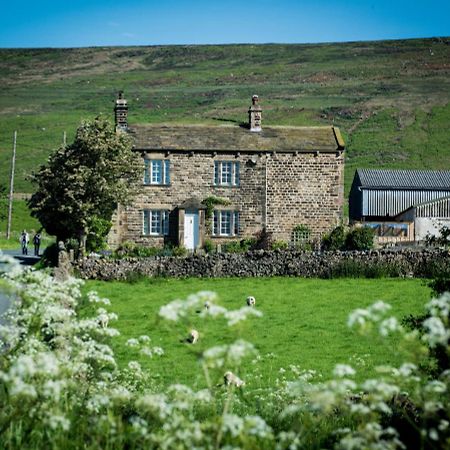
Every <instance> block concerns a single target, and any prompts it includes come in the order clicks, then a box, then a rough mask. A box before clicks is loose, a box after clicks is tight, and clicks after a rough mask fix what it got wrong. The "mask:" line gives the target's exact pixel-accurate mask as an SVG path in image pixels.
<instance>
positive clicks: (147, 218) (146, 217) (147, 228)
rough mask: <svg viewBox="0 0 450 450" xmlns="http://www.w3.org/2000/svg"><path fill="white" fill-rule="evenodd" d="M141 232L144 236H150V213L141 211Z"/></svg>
mask: <svg viewBox="0 0 450 450" xmlns="http://www.w3.org/2000/svg"><path fill="white" fill-rule="evenodd" d="M143 213H144V214H143V227H142V229H143V232H144V234H150V211H148V210H144V211H143Z"/></svg>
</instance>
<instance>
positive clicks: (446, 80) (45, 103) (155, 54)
mask: <svg viewBox="0 0 450 450" xmlns="http://www.w3.org/2000/svg"><path fill="white" fill-rule="evenodd" d="M0 75H1V78H2V87H1V96H0V117H1V121H2V132H1V133H0V180H7V179H8V172H9V160H10V157H11V148H12V134H13V131H14V130H17V131H18V149H17V154H18V161H17V177H16V180H17V182H16V191H22V192H29V191H31V190H32V187H31V185H30V183H29V182H28V181H27V180H26V176H27V174H29V173H30V172H31V171H32V170H34V169H36V167H37V166H38V165H39V164H40V163H43V162H45V160H46V157H47V155H48V153H49V152H50V151H51V150H52V149H54V148H55V147H57V146H58V145H60V143H61V142H62V139H63V132H64V131H66V132H67V139H68V140H69V141H70V140H71V139H72V138H73V134H74V131H75V129H76V127H77V125H78V124H79V122H80V120H81V119H82V118H92V117H94V116H95V115H97V114H99V113H102V114H105V115H109V116H110V117H111V118H112V108H113V100H114V98H115V93H116V92H117V91H118V90H121V89H123V90H124V91H125V95H126V98H127V99H128V101H129V106H130V117H129V121H130V123H142V122H190V123H205V122H208V123H221V122H224V121H225V122H240V121H242V120H245V119H246V112H247V108H248V106H249V103H250V97H251V95H252V94H254V93H257V94H259V95H260V98H261V104H262V106H263V108H264V112H263V125H264V124H280V125H281V124H285V125H287V124H288V125H323V124H330V123H334V124H335V125H338V126H340V127H341V129H342V131H343V134H344V136H345V138H346V141H347V148H348V151H347V166H346V192H348V189H349V185H350V182H351V179H352V177H353V173H354V169H355V168H356V167H401V168H427V169H450V133H449V132H448V128H447V127H448V124H449V123H450V76H449V75H450V39H448V38H443V39H418V40H402V41H380V42H354V43H341V44H317V45H223V46H154V47H120V48H82V49H34V50H32V49H31V50H0Z"/></svg>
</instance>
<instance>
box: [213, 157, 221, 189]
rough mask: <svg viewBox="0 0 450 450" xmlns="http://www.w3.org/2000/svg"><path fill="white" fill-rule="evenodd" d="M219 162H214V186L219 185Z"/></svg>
mask: <svg viewBox="0 0 450 450" xmlns="http://www.w3.org/2000/svg"><path fill="white" fill-rule="evenodd" d="M219 166H220V162H219V161H214V184H216V185H217V184H219Z"/></svg>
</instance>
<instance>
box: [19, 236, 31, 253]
mask: <svg viewBox="0 0 450 450" xmlns="http://www.w3.org/2000/svg"><path fill="white" fill-rule="evenodd" d="M29 241H30V237H29V236H28V233H27V230H23V231H22V234H21V235H20V244H21V245H22V255H28V242H29Z"/></svg>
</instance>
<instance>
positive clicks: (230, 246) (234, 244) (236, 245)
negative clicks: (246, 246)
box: [222, 241, 244, 253]
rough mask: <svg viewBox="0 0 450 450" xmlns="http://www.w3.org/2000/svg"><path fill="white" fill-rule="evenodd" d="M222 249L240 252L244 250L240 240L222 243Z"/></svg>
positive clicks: (228, 251) (227, 251)
mask: <svg viewBox="0 0 450 450" xmlns="http://www.w3.org/2000/svg"><path fill="white" fill-rule="evenodd" d="M222 249H223V251H224V252H225V253H242V252H243V251H244V250H243V249H242V247H241V242H240V241H229V242H227V243H226V244H224V245H223V247H222Z"/></svg>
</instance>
